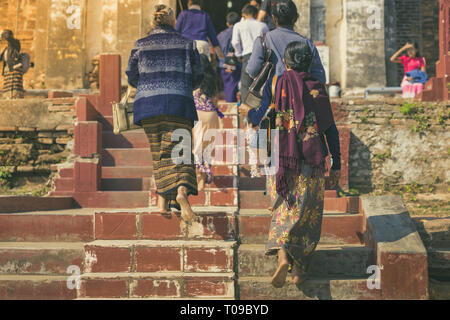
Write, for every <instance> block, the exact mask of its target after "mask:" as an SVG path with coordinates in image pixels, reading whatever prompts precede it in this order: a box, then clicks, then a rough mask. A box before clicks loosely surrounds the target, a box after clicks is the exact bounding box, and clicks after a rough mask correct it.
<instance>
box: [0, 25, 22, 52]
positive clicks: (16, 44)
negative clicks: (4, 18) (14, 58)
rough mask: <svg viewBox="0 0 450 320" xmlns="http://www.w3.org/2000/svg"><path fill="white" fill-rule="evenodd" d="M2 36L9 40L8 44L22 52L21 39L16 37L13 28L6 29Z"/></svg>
mask: <svg viewBox="0 0 450 320" xmlns="http://www.w3.org/2000/svg"><path fill="white" fill-rule="evenodd" d="M1 38H2V39H4V40H5V41H6V42H8V46H9V47H10V48H12V49H14V50H16V51H19V52H20V41H19V40H18V39H16V38H14V33H13V32H12V31H11V30H4V31H3V32H2V35H1Z"/></svg>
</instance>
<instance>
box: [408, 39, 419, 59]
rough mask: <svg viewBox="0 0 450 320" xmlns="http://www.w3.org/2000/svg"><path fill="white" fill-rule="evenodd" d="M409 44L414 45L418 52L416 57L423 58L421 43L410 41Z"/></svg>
mask: <svg viewBox="0 0 450 320" xmlns="http://www.w3.org/2000/svg"><path fill="white" fill-rule="evenodd" d="M408 43H411V44H413V45H414V48H415V49H416V50H417V53H416V57H421V56H422V55H421V54H420V48H419V43H418V42H417V41H416V40H414V39H408Z"/></svg>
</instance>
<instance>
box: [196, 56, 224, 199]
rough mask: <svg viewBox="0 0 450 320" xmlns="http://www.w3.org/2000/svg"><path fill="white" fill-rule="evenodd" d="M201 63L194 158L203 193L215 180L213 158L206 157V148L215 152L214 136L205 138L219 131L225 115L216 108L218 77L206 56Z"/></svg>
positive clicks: (199, 185) (201, 58) (199, 187)
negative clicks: (214, 131)
mask: <svg viewBox="0 0 450 320" xmlns="http://www.w3.org/2000/svg"><path fill="white" fill-rule="evenodd" d="M200 61H201V63H202V68H203V75H204V78H203V82H202V84H201V85H200V87H199V88H198V89H196V90H195V91H194V102H195V108H196V109H197V114H198V119H199V122H197V124H196V125H195V127H194V131H193V133H194V156H195V163H196V166H197V169H198V173H197V179H198V190H199V191H202V190H203V189H204V187H205V183H206V184H210V183H211V182H212V180H213V175H212V172H211V162H212V159H211V157H208V156H207V157H205V154H204V153H205V150H206V147H208V149H210V150H214V148H212V147H213V146H210V144H211V143H212V144H214V142H215V141H214V136H215V133H212V137H213V138H212V141H211V140H210V139H209V137H205V134H206V133H207V131H208V130H218V129H219V118H223V117H224V116H223V114H222V113H221V112H220V111H219V109H218V108H217V107H216V100H217V99H216V98H215V95H216V93H217V92H216V91H217V89H216V81H215V79H216V75H215V72H214V69H213V67H212V65H211V63H210V62H209V59H208V58H207V57H206V56H205V55H200ZM204 140H206V141H204Z"/></svg>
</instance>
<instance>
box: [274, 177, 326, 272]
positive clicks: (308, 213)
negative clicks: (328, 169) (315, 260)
mask: <svg viewBox="0 0 450 320" xmlns="http://www.w3.org/2000/svg"><path fill="white" fill-rule="evenodd" d="M294 181H295V183H294V186H293V187H292V188H291V190H290V197H291V199H294V205H293V206H292V207H291V208H289V207H288V206H287V203H286V201H283V203H282V204H281V205H280V206H279V207H278V208H277V209H276V210H275V212H274V214H273V217H272V222H271V225H270V231H269V239H268V241H267V243H266V255H276V254H277V253H278V250H279V249H285V250H286V252H287V253H288V259H289V262H290V265H291V267H293V266H294V265H295V266H296V267H297V268H298V270H299V271H301V272H306V271H307V269H308V266H309V264H310V262H311V258H312V254H313V252H314V251H315V249H316V247H317V245H318V243H319V240H320V235H321V231H322V216H323V207H324V194H325V178H324V176H323V174H322V173H320V172H318V171H317V172H313V173H312V175H311V176H310V177H308V176H299V177H295V180H294ZM268 189H269V193H270V196H271V198H272V202H275V201H276V198H277V192H276V180H275V177H271V178H270V179H269V188H268Z"/></svg>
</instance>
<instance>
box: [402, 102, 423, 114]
mask: <svg viewBox="0 0 450 320" xmlns="http://www.w3.org/2000/svg"><path fill="white" fill-rule="evenodd" d="M420 110H423V107H422V106H419V105H417V104H416V103H409V102H407V103H404V104H403V105H402V106H401V107H400V112H401V113H402V114H403V115H404V116H411V115H413V114H416V113H418V112H419V111H420Z"/></svg>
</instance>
